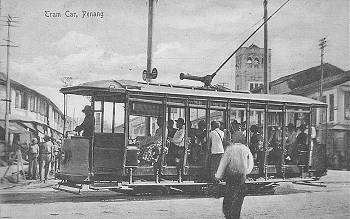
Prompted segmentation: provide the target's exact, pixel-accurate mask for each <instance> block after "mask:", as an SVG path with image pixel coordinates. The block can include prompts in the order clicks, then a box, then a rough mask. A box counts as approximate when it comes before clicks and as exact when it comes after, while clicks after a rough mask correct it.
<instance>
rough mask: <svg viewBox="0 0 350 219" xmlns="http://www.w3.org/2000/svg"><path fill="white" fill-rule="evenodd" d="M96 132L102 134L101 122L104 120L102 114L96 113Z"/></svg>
mask: <svg viewBox="0 0 350 219" xmlns="http://www.w3.org/2000/svg"><path fill="white" fill-rule="evenodd" d="M94 116H95V132H96V133H100V132H101V122H102V121H101V120H102V112H95V113H94Z"/></svg>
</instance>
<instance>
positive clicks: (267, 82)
mask: <svg viewBox="0 0 350 219" xmlns="http://www.w3.org/2000/svg"><path fill="white" fill-rule="evenodd" d="M264 22H265V24H264V93H265V94H268V93H269V89H270V86H269V80H268V75H267V63H268V56H267V46H268V45H267V0H264Z"/></svg>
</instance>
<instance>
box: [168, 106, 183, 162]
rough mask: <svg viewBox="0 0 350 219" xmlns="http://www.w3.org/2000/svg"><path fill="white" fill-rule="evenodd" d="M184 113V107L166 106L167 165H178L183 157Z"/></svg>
mask: <svg viewBox="0 0 350 219" xmlns="http://www.w3.org/2000/svg"><path fill="white" fill-rule="evenodd" d="M186 124H187V121H186V115H185V109H184V108H178V107H168V110H167V138H168V140H169V141H168V142H167V148H168V151H167V155H166V163H167V165H168V166H175V165H179V162H181V161H183V160H184V159H183V158H184V157H185V150H184V149H185V148H184V146H185V130H186V128H187V127H186Z"/></svg>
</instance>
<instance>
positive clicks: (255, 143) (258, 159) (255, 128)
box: [248, 109, 265, 166]
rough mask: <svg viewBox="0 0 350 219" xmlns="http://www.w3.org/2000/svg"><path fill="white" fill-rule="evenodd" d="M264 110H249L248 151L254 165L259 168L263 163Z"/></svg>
mask: <svg viewBox="0 0 350 219" xmlns="http://www.w3.org/2000/svg"><path fill="white" fill-rule="evenodd" d="M264 118H265V116H264V110H262V109H251V110H250V116H249V129H248V130H249V133H250V136H249V143H248V144H249V149H250V151H251V152H252V154H253V157H254V163H255V164H256V165H258V166H259V164H262V163H263V162H264V160H263V159H264V157H263V152H264V135H265V133H264V125H265V120H264Z"/></svg>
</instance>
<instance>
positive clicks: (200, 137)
mask: <svg viewBox="0 0 350 219" xmlns="http://www.w3.org/2000/svg"><path fill="white" fill-rule="evenodd" d="M190 124H191V126H190V127H189V130H188V137H189V139H190V144H189V151H190V152H189V153H190V154H189V159H188V161H189V163H190V164H192V165H204V161H205V152H206V148H207V142H206V138H207V130H206V129H207V122H206V110H205V109H197V108H190Z"/></svg>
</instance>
